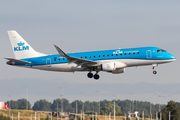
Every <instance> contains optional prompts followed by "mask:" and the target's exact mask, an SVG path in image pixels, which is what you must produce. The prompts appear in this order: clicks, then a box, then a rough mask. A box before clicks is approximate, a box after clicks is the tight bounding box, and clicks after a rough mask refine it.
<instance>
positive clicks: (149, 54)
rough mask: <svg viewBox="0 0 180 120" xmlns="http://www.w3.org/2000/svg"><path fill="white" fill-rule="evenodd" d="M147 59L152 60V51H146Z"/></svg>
mask: <svg viewBox="0 0 180 120" xmlns="http://www.w3.org/2000/svg"><path fill="white" fill-rule="evenodd" d="M146 57H147V58H148V59H150V58H151V57H152V52H151V50H147V51H146Z"/></svg>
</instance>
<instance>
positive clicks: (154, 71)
mask: <svg viewBox="0 0 180 120" xmlns="http://www.w3.org/2000/svg"><path fill="white" fill-rule="evenodd" d="M152 66H153V74H157V71H156V70H155V67H157V66H158V65H157V64H153V65H152Z"/></svg>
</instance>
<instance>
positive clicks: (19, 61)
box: [5, 58, 31, 64]
mask: <svg viewBox="0 0 180 120" xmlns="http://www.w3.org/2000/svg"><path fill="white" fill-rule="evenodd" d="M5 59H7V60H10V61H12V62H17V63H22V64H29V63H31V62H27V61H23V60H18V59H14V58H5Z"/></svg>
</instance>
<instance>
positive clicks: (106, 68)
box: [97, 62, 116, 71]
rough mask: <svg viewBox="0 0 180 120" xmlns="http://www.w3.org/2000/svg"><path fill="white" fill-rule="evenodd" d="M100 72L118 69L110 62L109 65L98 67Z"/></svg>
mask: <svg viewBox="0 0 180 120" xmlns="http://www.w3.org/2000/svg"><path fill="white" fill-rule="evenodd" d="M97 69H98V70H103V71H114V70H115V69H116V66H115V63H113V62H109V63H103V64H102V65H100V66H98V67H97Z"/></svg>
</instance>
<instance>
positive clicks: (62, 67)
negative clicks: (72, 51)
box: [32, 63, 74, 72]
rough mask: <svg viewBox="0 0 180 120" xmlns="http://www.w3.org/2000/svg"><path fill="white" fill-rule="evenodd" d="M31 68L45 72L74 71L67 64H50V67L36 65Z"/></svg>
mask: <svg viewBox="0 0 180 120" xmlns="http://www.w3.org/2000/svg"><path fill="white" fill-rule="evenodd" d="M32 68H34V69H40V70H47V71H60V72H74V70H72V69H71V65H69V64H68V63H66V64H51V65H50V66H47V65H38V66H32Z"/></svg>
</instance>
